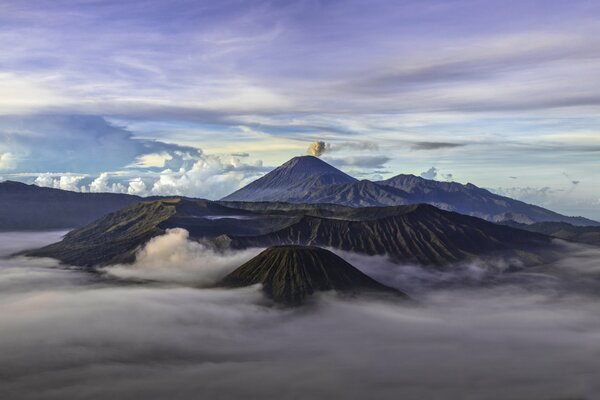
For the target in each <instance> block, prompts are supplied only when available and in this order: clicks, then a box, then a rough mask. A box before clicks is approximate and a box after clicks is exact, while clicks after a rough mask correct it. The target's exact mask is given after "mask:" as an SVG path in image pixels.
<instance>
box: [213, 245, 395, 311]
mask: <svg viewBox="0 0 600 400" xmlns="http://www.w3.org/2000/svg"><path fill="white" fill-rule="evenodd" d="M259 283H260V284H262V287H263V289H262V290H263V291H264V293H265V295H266V296H267V297H269V298H271V299H272V300H273V301H275V302H277V303H281V304H284V305H289V306H297V305H300V304H302V303H303V302H304V301H305V300H306V298H307V297H308V296H310V295H312V294H314V293H315V292H320V291H328V290H334V291H336V292H340V293H351V294H356V293H360V292H375V293H396V294H400V295H402V296H405V295H404V294H403V293H401V292H398V291H396V290H395V289H392V288H389V287H387V286H385V285H382V284H381V283H379V282H377V281H375V280H374V279H372V278H370V277H368V276H367V275H365V274H363V273H362V272H360V271H359V270H358V269H356V268H355V267H353V266H352V265H350V264H349V263H347V262H346V261H344V260H343V259H342V258H341V257H339V256H337V255H335V254H333V253H332V252H330V251H328V250H325V249H322V248H320V247H313V246H273V247H269V248H268V249H266V250H265V251H263V252H262V253H260V254H259V255H257V256H256V257H254V258H253V259H251V260H250V261H248V262H246V263H245V264H243V265H242V266H240V267H239V268H238V269H236V270H235V271H233V272H232V273H230V274H229V275H227V276H226V277H225V278H223V280H222V281H221V282H220V284H219V286H223V287H243V286H250V285H256V284H259Z"/></svg>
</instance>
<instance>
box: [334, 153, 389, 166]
mask: <svg viewBox="0 0 600 400" xmlns="http://www.w3.org/2000/svg"><path fill="white" fill-rule="evenodd" d="M326 161H327V162H329V163H331V164H333V165H335V166H337V167H358V168H384V166H385V163H387V162H388V161H390V158H389V157H387V156H376V155H373V156H350V157H344V158H330V157H328V158H327V160H326Z"/></svg>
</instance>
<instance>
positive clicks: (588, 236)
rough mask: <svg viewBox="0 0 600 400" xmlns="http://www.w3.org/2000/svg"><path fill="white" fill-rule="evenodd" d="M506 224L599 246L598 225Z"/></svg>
mask: <svg viewBox="0 0 600 400" xmlns="http://www.w3.org/2000/svg"><path fill="white" fill-rule="evenodd" d="M507 225H509V226H512V227H515V228H519V229H524V230H527V231H529V232H536V233H542V234H544V235H549V236H552V237H555V238H558V239H563V240H568V241H571V242H577V243H584V244H591V245H594V246H600V227H598V226H574V225H571V224H567V223H565V222H538V223H536V224H530V225H525V224H518V223H507Z"/></svg>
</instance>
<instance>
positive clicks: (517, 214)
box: [377, 175, 600, 225]
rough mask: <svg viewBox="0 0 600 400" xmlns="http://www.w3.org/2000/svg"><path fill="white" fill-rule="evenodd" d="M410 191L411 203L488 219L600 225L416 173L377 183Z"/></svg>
mask: <svg viewBox="0 0 600 400" xmlns="http://www.w3.org/2000/svg"><path fill="white" fill-rule="evenodd" d="M377 184H378V185H382V186H386V187H392V188H395V189H398V190H401V191H402V192H404V193H406V194H407V197H406V198H408V199H410V202H411V203H427V204H431V205H434V206H436V207H438V208H441V209H444V210H448V211H456V212H459V213H461V214H466V215H472V216H474V217H479V218H483V219H487V220H488V221H494V222H499V221H504V220H513V221H516V222H520V223H526V224H530V223H535V222H542V221H557V222H569V223H572V224H574V225H600V224H599V223H597V222H596V221H592V220H589V219H587V218H582V217H568V216H564V215H561V214H558V213H556V212H553V211H550V210H546V209H545V208H542V207H539V206H535V205H532V204H527V203H525V202H522V201H519V200H514V199H511V198H509V197H504V196H500V195H497V194H495V193H492V192H490V191H488V190H486V189H482V188H479V187H477V186H475V185H473V184H471V183H468V184H466V185H462V184H460V183H457V182H438V181H434V180H429V179H424V178H421V177H418V176H414V175H397V176H394V177H393V178H390V179H387V180H384V181H380V182H377Z"/></svg>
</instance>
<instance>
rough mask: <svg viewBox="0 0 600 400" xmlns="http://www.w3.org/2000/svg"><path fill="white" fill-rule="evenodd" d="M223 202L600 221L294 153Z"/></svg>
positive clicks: (528, 219) (472, 189)
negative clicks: (380, 176)
mask: <svg viewBox="0 0 600 400" xmlns="http://www.w3.org/2000/svg"><path fill="white" fill-rule="evenodd" d="M222 200H223V201H225V202H230V201H235V202H256V201H261V202H262V201H269V202H287V203H309V204H336V205H342V206H348V207H382V206H397V205H408V204H421V203H425V204H431V205H433V206H436V207H438V208H441V209H443V210H447V211H456V212H459V213H461V214H465V215H471V216H475V217H479V218H483V219H486V220H488V221H491V222H501V221H506V220H513V221H516V222H520V223H526V224H531V223H535V222H546V221H553V222H567V223H570V224H573V225H579V226H586V225H589V226H594V225H595V226H600V223H599V222H597V221H592V220H590V219H587V218H583V217H570V216H565V215H561V214H558V213H556V212H553V211H550V210H547V209H544V208H542V207H539V206H535V205H532V204H527V203H524V202H522V201H518V200H514V199H511V198H508V197H504V196H499V195H497V194H494V193H492V192H490V191H488V190H485V189H482V188H479V187H477V186H475V185H473V184H471V183H468V184H466V185H463V184H460V183H457V182H439V181H434V180H428V179H424V178H421V177H417V176H414V175H402V174H401V175H397V176H395V177H393V178H390V179H387V180H383V181H378V182H371V181H368V180H361V181H358V180H356V179H354V178H352V177H350V176H349V175H346V174H344V173H343V172H341V171H339V170H337V169H335V168H334V167H332V166H330V165H329V164H327V163H325V162H324V161H322V160H319V159H317V158H315V157H310V156H307V157H296V158H293V159H292V160H290V161H288V162H287V163H285V164H283V165H281V166H280V167H278V168H276V169H275V170H273V171H271V172H270V173H268V174H267V175H265V176H263V177H262V178H259V179H257V180H256V181H254V182H252V183H250V184H248V185H247V186H245V187H243V188H242V189H239V190H238V191H236V192H234V193H232V194H231V195H229V196H226V197H225V198H223V199H222Z"/></svg>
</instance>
